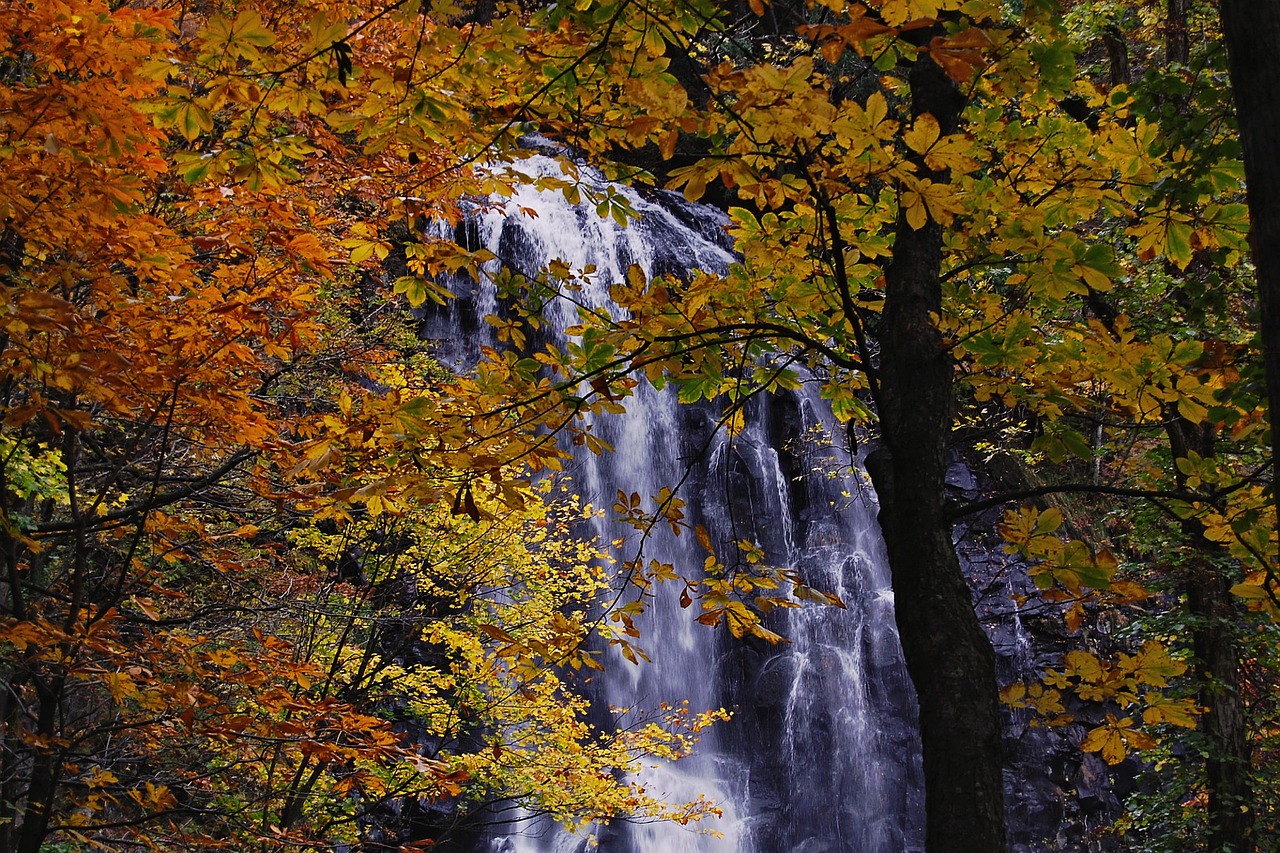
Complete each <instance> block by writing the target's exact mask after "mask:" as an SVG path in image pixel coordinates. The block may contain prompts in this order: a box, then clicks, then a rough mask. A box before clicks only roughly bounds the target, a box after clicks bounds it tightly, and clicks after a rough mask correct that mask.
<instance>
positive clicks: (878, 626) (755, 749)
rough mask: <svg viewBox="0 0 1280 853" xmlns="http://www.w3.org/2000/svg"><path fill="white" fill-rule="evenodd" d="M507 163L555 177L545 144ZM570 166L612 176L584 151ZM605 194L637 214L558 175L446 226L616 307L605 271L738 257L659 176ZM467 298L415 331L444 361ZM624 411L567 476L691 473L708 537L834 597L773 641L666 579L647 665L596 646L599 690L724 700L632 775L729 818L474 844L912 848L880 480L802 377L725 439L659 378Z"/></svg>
mask: <svg viewBox="0 0 1280 853" xmlns="http://www.w3.org/2000/svg"><path fill="white" fill-rule="evenodd" d="M519 168H520V170H521V172H524V173H526V174H534V175H539V174H545V175H551V176H560V175H561V170H560V166H559V164H558V162H557V161H556V160H555V159H554V158H553V157H550V156H544V155H538V156H535V157H533V158H532V159H530V160H527V161H523V162H522V163H521V164H520V167H519ZM582 180H583V182H584V183H586V184H588V185H593V186H594V188H595V189H597V190H603V189H604V188H605V184H604V182H603V179H602V178H600V176H599V175H598V174H595V173H593V172H591V171H590V170H588V169H585V168H584V169H583V170H582ZM615 191H616V192H620V193H622V194H624V195H625V196H626V198H627V200H628V201H629V202H630V204H631V205H632V207H633V208H634V209H635V210H636V211H637V212H638V213H639V214H640V217H639V219H638V220H637V221H634V222H632V223H631V224H630V225H629V226H627V227H621V226H619V225H618V224H617V223H615V222H614V221H613V220H611V219H605V218H601V217H600V216H598V215H597V214H596V212H595V210H594V208H593V207H591V206H588V205H571V204H569V203H567V202H566V201H565V199H564V197H563V195H562V194H561V193H558V192H548V191H543V192H539V191H537V190H534V189H532V188H526V189H523V190H521V191H520V192H518V193H517V194H516V195H515V196H513V197H512V198H510V199H507V200H506V201H505V202H503V203H501V204H500V205H497V206H492V207H489V208H487V209H485V210H483V211H480V212H478V213H477V215H476V216H475V217H474V219H473V220H472V221H471V222H469V223H468V224H467V226H466V228H465V232H466V233H464V234H460V235H459V236H460V237H461V238H462V239H465V240H466V241H467V242H469V243H472V244H475V245H481V246H484V247H486V248H488V249H490V250H491V251H493V252H494V253H495V254H496V255H497V256H498V257H499V258H500V260H501V262H502V263H504V264H506V265H508V266H509V267H511V268H513V269H514V270H516V271H517V272H520V273H522V274H525V275H528V276H533V275H535V274H536V273H537V272H538V271H539V270H540V269H542V268H543V267H544V266H545V265H546V264H547V263H548V262H549V261H551V260H553V259H559V260H562V261H565V262H567V263H569V264H570V265H571V266H572V267H574V268H575V269H582V268H584V267H586V266H588V265H593V266H594V267H595V269H596V272H595V274H594V275H593V276H592V277H591V279H590V283H589V284H588V286H586V287H585V288H584V290H583V291H582V292H581V293H580V294H578V298H580V299H582V300H583V301H584V302H586V303H587V304H589V305H590V306H592V307H595V308H603V309H606V310H611V311H614V312H615V313H616V312H617V310H618V309H617V308H616V306H612V305H611V304H610V302H609V298H608V295H607V294H608V289H609V286H610V285H611V284H613V283H615V282H617V281H620V280H622V278H623V276H624V273H625V271H626V269H627V268H628V266H629V265H630V264H633V263H635V264H639V265H640V266H641V267H642V268H643V269H644V270H645V272H646V274H648V275H650V276H653V275H660V274H669V273H675V274H681V273H686V272H687V271H689V270H693V269H702V270H708V271H719V270H724V269H725V268H727V266H728V265H729V264H730V263H732V260H733V258H732V256H731V254H730V253H729V251H728V249H727V242H726V238H725V235H724V225H725V218H724V216H723V214H721V213H720V212H718V211H716V210H714V209H712V208H708V207H703V206H697V205H690V204H687V203H686V202H685V201H684V200H683V199H682V198H680V197H679V196H677V195H673V194H669V193H665V192H653V193H648V194H645V195H641V194H640V193H638V192H635V191H633V190H630V189H625V188H615ZM522 211H525V212H522ZM527 211H536V216H532V215H529V214H528V213H527ZM460 296H463V297H464V298H460V299H458V300H456V301H455V302H454V303H453V304H451V305H450V306H449V307H448V309H446V310H442V311H440V312H437V313H435V314H432V315H430V316H428V317H426V318H425V319H424V335H425V336H426V337H429V338H434V339H435V340H437V341H439V342H440V353H441V355H442V357H443V358H445V359H446V360H447V359H452V360H454V361H455V362H456V363H457V365H458V366H459V367H463V368H465V366H466V365H467V364H468V363H469V362H470V361H472V360H473V359H474V357H475V353H476V351H477V349H478V347H479V345H480V343H481V342H482V336H483V335H484V329H485V324H484V323H483V320H482V318H483V315H484V314H485V313H490V312H493V311H494V310H495V309H496V308H497V304H496V300H495V296H494V293H493V291H492V288H491V285H483V284H482V285H479V286H476V289H475V290H474V292H472V293H469V294H460ZM576 319H577V318H576V315H575V313H574V311H573V308H572V306H570V305H568V304H563V305H552V306H550V307H549V309H548V311H547V320H548V321H549V323H550V324H551V325H552V326H553V327H555V329H556V330H558V332H559V333H562V332H563V329H564V328H565V327H567V326H568V325H570V324H571V323H573V322H576ZM626 408H627V412H626V414H625V415H618V416H606V417H602V418H600V419H598V420H597V422H595V423H594V424H593V425H592V427H593V429H594V431H595V432H596V433H597V434H599V435H600V436H601V437H602V438H604V439H605V440H606V441H608V442H609V443H610V444H612V446H613V447H614V452H612V453H607V454H604V455H600V456H595V455H591V454H589V453H583V454H582V455H580V456H579V457H578V458H577V459H576V460H575V462H576V464H575V466H574V470H573V471H572V475H573V476H574V478H575V482H576V483H577V485H578V488H579V490H580V492H581V494H582V496H583V498H584V499H585V500H587V501H589V502H591V503H593V504H594V505H596V506H603V507H609V506H611V505H612V503H613V501H614V495H615V494H616V492H617V490H618V489H622V490H623V491H625V492H627V493H631V492H638V493H640V494H641V495H646V496H647V495H654V494H657V492H658V490H659V489H660V488H661V487H662V486H671V485H673V484H675V483H676V482H678V481H680V480H681V479H682V478H684V479H685V482H686V485H685V486H684V488H683V491H682V495H683V497H684V499H685V500H686V501H687V502H688V504H689V508H688V509H689V513H690V516H691V519H690V520H691V521H694V522H699V523H702V524H703V525H705V526H706V528H707V529H708V531H709V532H710V534H711V536H712V538H713V539H715V540H718V541H728V540H730V539H743V538H746V539H750V540H752V541H753V542H755V543H756V544H757V545H759V546H760V547H761V548H762V549H764V551H765V553H766V555H767V557H768V559H769V560H770V562H772V563H774V564H781V565H790V566H794V567H796V568H798V569H800V570H801V571H802V572H803V574H804V576H805V577H806V578H807V579H808V582H809V583H810V585H812V586H813V587H815V588H818V589H823V590H828V591H831V592H834V593H835V594H837V595H838V596H840V598H841V599H842V600H843V601H844V602H845V603H846V604H847V608H846V609H839V608H835V607H819V606H807V607H805V608H803V609H799V610H790V611H785V612H783V613H780V614H778V615H776V616H774V617H771V618H772V619H773V621H771V622H770V623H769V624H770V627H771V628H772V629H773V630H776V631H777V632H779V633H781V634H783V635H784V636H786V637H787V638H788V639H789V640H790V643H789V644H786V645H782V646H778V647H766V646H764V645H763V644H761V643H755V642H747V641H741V640H732V639H731V638H728V637H727V636H726V635H725V632H724V630H723V629H711V628H708V627H706V626H703V625H699V624H697V623H695V622H694V619H693V617H694V616H695V615H696V606H695V607H694V608H690V609H687V610H686V609H681V608H680V607H679V605H678V603H677V601H676V600H675V599H676V595H677V592H678V590H675V589H672V590H669V594H666V593H663V594H660V595H659V596H658V599H657V601H656V602H655V605H654V606H653V607H652V608H651V610H650V611H649V612H648V613H647V614H646V618H645V621H644V623H643V624H642V626H641V628H642V631H643V633H644V639H643V644H644V646H645V647H646V648H648V649H650V650H651V651H652V652H653V658H654V661H653V663H652V664H642V665H640V666H633V665H631V664H628V663H625V662H623V661H622V660H621V659H620V658H619V659H618V660H615V661H611V662H610V665H609V666H608V668H607V672H606V673H605V674H604V675H603V677H602V678H600V679H598V680H597V681H596V685H597V688H598V690H599V695H598V696H596V697H594V698H595V699H596V700H598V701H599V702H600V703H601V704H602V705H604V704H611V705H614V706H649V707H653V706H656V705H657V704H658V703H660V702H664V701H665V702H671V703H677V702H679V701H681V700H683V699H688V700H689V701H690V705H691V707H692V708H693V709H695V710H703V709H708V708H716V707H721V706H723V707H726V708H730V709H732V710H733V712H734V717H733V719H732V720H731V721H730V722H727V723H723V724H720V725H718V726H715V727H713V729H712V730H711V732H710V733H709V734H707V735H706V736H704V739H703V740H702V742H701V743H700V744H699V746H698V750H697V752H696V754H695V755H693V756H691V757H689V758H687V759H685V760H682V761H680V762H677V763H674V764H671V765H667V766H662V767H658V768H656V769H652V770H649V771H646V773H647V774H648V775H647V776H646V777H645V784H646V786H647V787H648V788H649V790H650V791H653V792H657V793H662V794H664V795H666V796H667V797H669V798H670V799H672V800H675V801H687V800H691V799H694V798H695V797H696V796H697V795H698V794H706V795H708V796H709V797H711V798H713V799H715V800H717V801H718V803H719V804H720V805H721V806H722V807H723V809H724V817H723V818H722V819H720V820H718V821H715V825H714V826H704V827H703V829H712V830H715V831H716V832H717V833H718V835H710V834H707V833H705V832H698V831H697V829H696V828H695V827H692V826H690V827H681V826H678V825H675V824H666V823H662V824H653V823H651V824H629V823H627V822H625V821H618V822H614V823H612V824H610V825H609V826H607V827H597V828H595V829H594V838H593V839H592V838H589V837H588V835H586V834H580V835H570V834H568V833H565V832H563V831H561V830H559V829H558V828H557V827H555V826H551V825H548V824H547V823H546V822H545V821H517V822H514V823H512V824H510V825H508V826H506V827H505V828H503V829H501V830H498V831H497V832H495V833H494V834H493V835H492V837H490V838H489V839H488V841H487V842H486V846H485V847H484V848H483V850H484V853H570V851H575V853H576V851H581V850H585V849H587V848H588V845H589V844H590V843H596V844H598V845H599V846H598V849H600V850H602V851H606V853H910V851H918V850H921V849H922V840H921V836H922V830H921V820H920V817H921V814H922V802H921V798H922V795H921V778H920V767H919V746H918V743H917V741H916V735H915V725H914V715H915V708H914V698H913V695H912V692H911V687H910V682H909V681H908V679H907V677H906V673H905V670H904V667H903V663H902V659H901V653H900V651H899V648H898V640H897V633H896V628H895V625H894V620H893V594H892V592H891V589H890V586H889V578H888V570H887V567H886V561H885V556H884V548H883V544H882V543H881V541H880V537H879V532H878V528H877V526H876V522H875V512H876V501H875V496H874V493H873V492H872V490H871V488H870V485H869V483H868V481H867V478H866V477H865V475H863V474H862V473H861V472H860V471H859V470H858V468H857V465H856V460H854V459H851V457H850V453H849V451H848V449H847V448H846V446H845V439H844V435H845V433H844V429H843V427H841V426H840V425H838V424H836V423H835V422H834V419H833V418H832V417H831V414H830V410H829V408H828V407H827V405H826V403H825V402H824V401H822V400H821V399H820V398H819V397H818V394H817V389H816V387H815V388H813V389H812V390H810V389H809V388H808V386H806V387H805V388H803V389H801V390H800V391H798V392H794V393H788V394H785V395H774V396H769V397H759V398H757V399H756V400H755V401H753V402H752V403H751V405H750V408H749V411H748V413H747V423H746V427H745V429H743V430H742V431H741V432H740V433H739V434H738V435H736V436H734V437H732V438H730V437H728V436H726V435H725V434H724V433H723V432H722V431H717V430H716V429H715V422H716V419H717V412H716V411H714V410H713V409H711V408H709V407H705V406H704V407H689V406H679V405H677V403H676V401H675V398H674V395H673V394H671V393H665V392H663V393H660V392H657V391H655V390H654V389H653V388H651V387H650V386H648V385H647V384H642V385H641V386H640V387H639V388H637V389H636V393H635V395H634V396H633V397H632V398H630V399H628V400H627V401H626ZM597 525H598V527H597V530H596V531H595V532H597V533H598V534H599V535H600V537H601V540H602V541H605V542H608V541H611V540H613V539H615V538H617V537H620V536H622V535H623V534H624V533H625V531H623V530H620V529H619V528H617V527H616V526H615V525H613V524H612V523H610V522H609V521H608V520H607V519H603V518H602V519H600V520H599V521H598V522H597ZM631 556H634V555H633V554H625V553H624V554H620V555H619V557H620V559H627V558H630V557H631ZM704 556H705V552H704V551H702V549H701V548H700V547H699V546H698V544H697V542H696V540H695V539H694V537H693V536H690V535H684V536H680V537H676V536H673V535H671V534H670V533H669V532H660V533H658V534H656V535H655V536H653V537H652V538H651V539H650V540H649V541H648V542H647V543H646V544H645V558H646V560H647V559H649V558H653V559H658V560H660V561H665V562H669V563H672V564H673V565H675V566H676V567H678V568H680V569H683V570H693V569H695V568H697V567H700V566H701V565H702V561H703V558H704ZM477 853H480V851H477Z"/></svg>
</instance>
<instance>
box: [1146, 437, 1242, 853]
mask: <svg viewBox="0 0 1280 853" xmlns="http://www.w3.org/2000/svg"><path fill="white" fill-rule="evenodd" d="M1165 429H1166V432H1167V434H1168V436H1169V447H1170V449H1171V450H1172V451H1173V457H1174V459H1175V460H1177V459H1185V458H1187V456H1188V455H1189V453H1190V452H1192V451H1194V452H1195V453H1197V454H1198V455H1199V456H1200V457H1201V458H1204V459H1207V458H1210V457H1211V456H1212V455H1213V452H1214V450H1213V430H1212V428H1211V427H1210V426H1209V425H1208V424H1194V423H1191V422H1190V421H1188V420H1186V419H1185V418H1181V417H1178V416H1176V415H1170V417H1169V420H1168V425H1167V426H1166V428H1165ZM1185 479H1186V478H1185V476H1184V475H1182V474H1181V473H1179V475H1178V480H1179V484H1182V482H1183V481H1185ZM1182 533H1183V536H1184V537H1185V539H1186V542H1187V548H1189V549H1190V550H1191V551H1192V552H1193V554H1192V557H1191V560H1190V564H1189V565H1188V566H1187V570H1186V575H1185V577H1184V578H1183V581H1182V583H1183V589H1184V591H1185V592H1186V594H1187V610H1188V612H1190V613H1191V615H1193V616H1195V617H1196V626H1195V628H1194V629H1193V630H1192V634H1191V646H1192V651H1193V652H1194V654H1195V678H1196V680H1197V681H1198V682H1199V684H1200V704H1201V705H1203V706H1204V707H1205V713H1204V715H1203V716H1202V717H1201V718H1200V731H1201V732H1202V733H1203V734H1204V736H1205V738H1206V739H1207V740H1208V742H1209V744H1208V752H1207V754H1206V755H1205V758H1204V769H1205V790H1206V793H1207V794H1208V795H1209V838H1208V847H1207V848H1206V849H1207V850H1208V851H1210V853H1228V851H1229V853H1252V851H1253V850H1254V844H1253V841H1252V836H1253V821H1254V801H1253V785H1252V782H1251V781H1250V778H1249V771H1250V766H1251V755H1250V750H1249V740H1248V728H1247V724H1246V721H1245V710H1244V698H1243V697H1242V696H1241V694H1240V650H1239V648H1238V644H1237V643H1236V631H1237V625H1238V620H1239V608H1238V606H1237V604H1236V602H1235V600H1234V597H1233V596H1232V595H1231V589H1230V584H1229V582H1228V581H1227V578H1226V577H1225V576H1224V575H1223V574H1222V572H1221V571H1219V570H1218V568H1217V567H1216V566H1215V565H1214V564H1213V560H1212V559H1210V557H1211V555H1213V554H1215V553H1220V552H1221V548H1220V547H1219V546H1218V545H1216V544H1214V543H1213V542H1210V541H1209V540H1208V539H1206V538H1205V535H1204V528H1202V527H1201V526H1200V523H1199V522H1198V521H1196V520H1195V519H1186V520H1184V521H1183V522H1182Z"/></svg>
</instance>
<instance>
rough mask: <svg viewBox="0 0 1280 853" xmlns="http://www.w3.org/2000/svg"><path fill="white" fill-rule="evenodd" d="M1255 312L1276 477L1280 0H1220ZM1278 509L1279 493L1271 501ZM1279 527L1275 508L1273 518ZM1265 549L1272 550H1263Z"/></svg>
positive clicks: (1279, 442)
mask: <svg viewBox="0 0 1280 853" xmlns="http://www.w3.org/2000/svg"><path fill="white" fill-rule="evenodd" d="M1221 10H1222V33H1223V38H1224V40H1225V41H1226V44H1227V59H1228V65H1229V68H1230V71H1231V92H1232V96H1233V97H1234V100H1235V103H1236V119H1237V121H1238V122H1239V125H1240V144H1241V147H1242V148H1243V149H1244V174H1245V183H1246V184H1247V186H1248V196H1249V220H1250V224H1251V233H1250V238H1249V239H1250V243H1251V244H1252V246H1253V263H1254V268H1255V271H1256V275H1257V281H1258V302H1259V305H1260V308H1261V312H1262V348H1263V363H1264V366H1265V368H1266V376H1267V405H1268V413H1269V415H1270V418H1271V424H1272V430H1271V467H1272V483H1276V482H1280V478H1277V477H1276V474H1277V473H1278V472H1280V468H1278V467H1277V465H1278V464H1280V429H1277V428H1276V425H1280V132H1278V131H1277V128H1280V3H1274V2H1262V3H1259V2H1254V1H1253V0H1222V2H1221ZM1276 504H1277V508H1278V510H1280V501H1277V502H1276ZM1276 525H1277V529H1280V516H1277V518H1276ZM1268 556H1269V557H1272V556H1274V555H1268Z"/></svg>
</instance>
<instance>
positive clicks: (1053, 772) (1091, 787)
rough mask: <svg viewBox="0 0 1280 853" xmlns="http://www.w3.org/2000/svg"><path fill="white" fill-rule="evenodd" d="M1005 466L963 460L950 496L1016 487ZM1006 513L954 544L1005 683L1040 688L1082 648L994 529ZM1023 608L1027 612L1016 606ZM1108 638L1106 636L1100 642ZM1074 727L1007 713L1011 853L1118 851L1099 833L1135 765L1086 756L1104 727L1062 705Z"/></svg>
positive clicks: (980, 522)
mask: <svg viewBox="0 0 1280 853" xmlns="http://www.w3.org/2000/svg"><path fill="white" fill-rule="evenodd" d="M1009 468H1010V464H1009V462H1008V460H999V459H998V460H997V461H996V464H995V466H994V469H995V470H994V472H993V473H987V472H984V471H982V470H981V469H980V468H977V467H976V466H974V467H971V466H970V465H969V464H968V463H966V462H965V461H964V460H963V459H961V458H960V457H959V456H957V457H956V458H955V460H954V461H953V463H952V465H951V467H950V470H949V471H948V474H947V485H948V489H949V491H950V494H949V497H951V498H952V499H954V500H956V501H957V502H964V501H971V500H975V499H978V498H981V497H985V496H987V495H989V494H995V493H998V492H1000V491H1002V490H1003V491H1007V490H1009V489H1010V488H1011V487H1017V486H1018V484H1017V483H1011V482H1009V478H1010V477H1011V476H1016V474H1014V473H1013V472H1011V471H1010V470H1009ZM1002 513H1003V509H990V510H987V511H985V512H982V513H980V514H978V515H976V516H973V517H969V518H965V519H963V520H962V521H961V522H960V523H959V524H957V525H956V527H955V530H954V532H953V540H954V541H955V543H956V551H957V553H958V554H959V555H960V560H961V563H962V565H963V566H964V567H965V573H966V575H967V577H968V579H969V585H970V588H971V589H972V590H973V595H974V607H975V608H976V609H977V612H978V614H979V616H980V617H981V619H982V622H983V626H984V628H985V629H986V631H987V634H988V636H990V638H991V643H992V645H993V646H994V647H995V650H996V655H997V659H998V666H999V675H1000V679H1001V682H1002V684H1009V683H1012V682H1014V681H1019V680H1026V681H1034V680H1036V679H1038V678H1039V676H1040V675H1041V674H1043V672H1044V671H1045V670H1046V669H1048V668H1051V667H1060V666H1061V663H1060V661H1061V656H1062V655H1063V654H1064V653H1065V652H1067V651H1069V650H1071V649H1072V648H1078V646H1079V637H1073V636H1071V634H1070V633H1069V632H1068V631H1067V630H1066V627H1065V624H1064V622H1063V619H1062V614H1061V612H1060V610H1059V609H1058V608H1057V607H1056V606H1054V605H1052V604H1048V603H1045V602H1043V600H1042V599H1041V598H1040V597H1039V596H1038V594H1037V590H1036V588H1035V584H1034V583H1033V582H1032V580H1031V578H1030V577H1029V576H1028V574H1027V566H1026V564H1025V563H1023V562H1022V561H1021V560H1020V559H1018V558H1017V557H1016V556H1010V555H1009V554H1006V553H1005V552H1004V541H1003V539H1001V537H1000V535H999V533H998V532H997V525H998V523H999V521H1000V517H1001V515H1002ZM1019 601H1023V602H1025V603H1023V604H1022V605H1019V604H1018V602H1019ZM1104 639H1105V638H1104ZM1064 701H1065V702H1066V704H1067V710H1068V711H1069V712H1070V713H1071V714H1072V715H1073V716H1074V717H1075V718H1076V723H1074V724H1072V725H1070V726H1065V727H1061V728H1046V727H1043V726H1038V725H1036V722H1035V720H1034V718H1033V714H1032V712H1030V711H1028V710H1009V711H1008V712H1007V714H1006V719H1005V737H1004V746H1005V798H1006V810H1007V815H1008V824H1009V841H1010V851H1011V853H1059V852H1061V853H1102V851H1108V850H1112V849H1117V843H1116V839H1114V838H1109V837H1107V836H1105V835H1103V834H1102V832H1101V831H1102V830H1103V829H1105V828H1106V827H1107V826H1109V825H1110V824H1111V823H1112V822H1113V821H1114V820H1115V819H1116V818H1117V817H1118V816H1119V815H1120V812H1121V795H1122V794H1124V793H1126V792H1127V791H1128V790H1129V789H1130V788H1131V787H1132V780H1133V778H1134V776H1135V775H1136V773H1137V771H1138V769H1139V768H1138V765H1137V764H1136V763H1135V762H1134V761H1133V760H1132V759H1130V760H1128V761H1126V762H1125V763H1123V764H1121V765H1120V766H1119V767H1116V768H1111V767H1108V766H1107V765H1106V764H1105V763H1104V762H1103V761H1102V760H1101V759H1099V758H1098V757H1097V756H1096V755H1092V754H1085V753H1082V752H1081V751H1080V748H1079V744H1080V742H1081V741H1082V740H1083V739H1084V735H1085V732H1086V731H1087V730H1088V729H1089V728H1092V727H1093V726H1094V725H1096V724H1099V723H1101V722H1103V721H1104V719H1105V716H1104V714H1103V712H1102V710H1101V709H1100V708H1098V707H1094V706H1089V705H1086V704H1084V703H1081V702H1079V701H1074V700H1072V699H1070V698H1065V699H1064Z"/></svg>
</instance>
